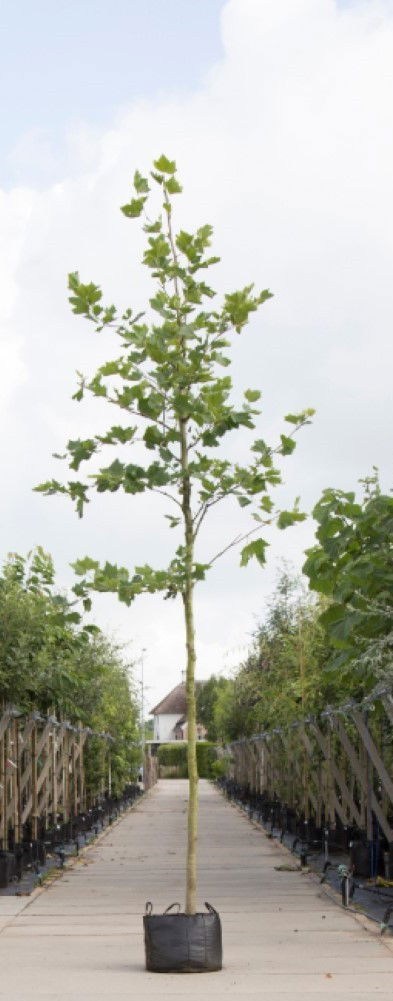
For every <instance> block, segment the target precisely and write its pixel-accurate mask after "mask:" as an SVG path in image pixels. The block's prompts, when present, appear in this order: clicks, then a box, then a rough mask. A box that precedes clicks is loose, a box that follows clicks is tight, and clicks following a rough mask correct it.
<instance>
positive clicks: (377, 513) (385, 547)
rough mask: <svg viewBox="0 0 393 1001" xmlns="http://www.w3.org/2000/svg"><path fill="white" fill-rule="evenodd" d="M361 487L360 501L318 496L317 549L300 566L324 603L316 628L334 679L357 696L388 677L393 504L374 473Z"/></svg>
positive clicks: (338, 493) (392, 650)
mask: <svg viewBox="0 0 393 1001" xmlns="http://www.w3.org/2000/svg"><path fill="white" fill-rule="evenodd" d="M361 482H362V483H363V486H364V497H363V500H362V501H361V502H358V501H356V498H355V494H354V493H353V492H348V493H345V492H344V491H342V490H333V489H330V490H325V491H324V493H323V494H322V497H321V499H320V500H319V501H318V503H317V504H316V506H315V508H314V510H313V517H314V518H315V519H316V521H317V523H318V529H317V532H316V536H317V540H318V545H316V546H313V547H312V548H311V549H309V550H308V551H307V554H306V555H307V560H306V562H305V564H304V568H303V569H304V572H305V574H307V576H308V578H309V581H310V587H311V588H312V589H313V590H315V591H318V592H319V593H321V594H324V595H327V596H328V597H329V599H330V601H329V607H328V608H327V609H326V610H325V611H324V613H323V615H322V616H321V623H322V625H323V626H324V627H325V629H326V631H327V635H328V637H329V640H330V643H331V644H332V646H333V648H334V650H335V656H334V657H332V659H331V664H330V667H331V671H332V675H334V676H335V678H336V679H337V678H339V677H341V678H347V679H348V680H349V683H350V679H353V682H352V685H351V687H352V688H353V687H354V686H355V685H356V688H357V694H361V693H362V692H363V691H367V690H368V689H369V688H370V687H371V686H372V684H375V681H376V680H377V679H378V678H382V677H383V678H388V679H389V680H390V681H391V680H392V677H393V673H392V654H393V498H392V497H391V496H389V495H387V494H382V493H381V490H380V487H379V482H378V474H377V471H376V470H375V471H374V474H373V475H372V476H370V477H368V478H367V479H366V480H363V481H361Z"/></svg>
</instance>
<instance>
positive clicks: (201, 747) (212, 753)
mask: <svg viewBox="0 0 393 1001" xmlns="http://www.w3.org/2000/svg"><path fill="white" fill-rule="evenodd" d="M196 752H197V764H198V775H199V777H200V778H202V779H209V778H212V777H213V774H214V770H213V763H214V761H215V760H216V756H217V750H216V745H215V744H214V743H212V742H210V741H207V740H198V741H197V745H196ZM158 760H159V763H160V765H163V766H164V767H167V768H168V767H170V768H177V769H178V770H179V775H180V777H181V778H188V769H187V743H186V742H184V743H183V742H180V741H178V742H177V743H175V744H160V746H159V748H158Z"/></svg>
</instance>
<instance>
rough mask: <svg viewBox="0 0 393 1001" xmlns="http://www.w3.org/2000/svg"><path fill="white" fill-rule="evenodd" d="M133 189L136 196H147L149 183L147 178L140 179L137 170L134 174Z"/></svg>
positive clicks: (140, 175) (140, 176)
mask: <svg viewBox="0 0 393 1001" xmlns="http://www.w3.org/2000/svg"><path fill="white" fill-rule="evenodd" d="M134 188H135V191H136V192H137V193H138V195H141V194H147V192H148V191H149V182H148V180H147V177H142V174H140V173H139V170H136V171H135V174H134Z"/></svg>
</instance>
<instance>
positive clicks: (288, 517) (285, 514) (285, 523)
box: [277, 511, 307, 528]
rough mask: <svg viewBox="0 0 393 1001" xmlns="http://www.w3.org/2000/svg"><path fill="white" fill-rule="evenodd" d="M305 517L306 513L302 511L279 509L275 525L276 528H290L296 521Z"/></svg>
mask: <svg viewBox="0 0 393 1001" xmlns="http://www.w3.org/2000/svg"><path fill="white" fill-rule="evenodd" d="M306 517H307V515H306V514H304V513H303V512H302V511H280V514H279V516H278V518H277V526H278V528H290V526H291V525H295V524H296V522H297V521H304V520H305V518H306Z"/></svg>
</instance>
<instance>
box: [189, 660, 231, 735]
mask: <svg viewBox="0 0 393 1001" xmlns="http://www.w3.org/2000/svg"><path fill="white" fill-rule="evenodd" d="M228 685H229V681H228V679H227V678H219V677H216V675H215V674H212V675H211V677H210V678H208V679H207V681H199V682H198V684H197V687H196V707H197V719H198V722H199V723H203V726H205V727H206V729H207V739H208V740H217V736H218V734H217V726H216V721H215V717H214V710H215V706H216V704H217V699H218V695H219V692H220V691H222V690H223V689H225V688H227V687H228Z"/></svg>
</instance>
